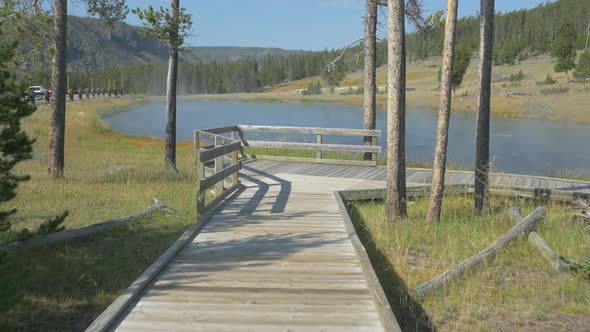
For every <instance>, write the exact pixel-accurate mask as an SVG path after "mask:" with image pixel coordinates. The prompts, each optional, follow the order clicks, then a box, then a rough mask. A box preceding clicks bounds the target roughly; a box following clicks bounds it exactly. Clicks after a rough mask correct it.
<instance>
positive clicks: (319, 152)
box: [315, 134, 322, 159]
mask: <svg viewBox="0 0 590 332" xmlns="http://www.w3.org/2000/svg"><path fill="white" fill-rule="evenodd" d="M315 142H316V143H318V144H322V134H317V135H316V136H315ZM316 158H317V159H322V150H317V151H316Z"/></svg>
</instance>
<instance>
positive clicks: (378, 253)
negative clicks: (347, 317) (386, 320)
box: [348, 206, 437, 331]
mask: <svg viewBox="0 0 590 332" xmlns="http://www.w3.org/2000/svg"><path fill="white" fill-rule="evenodd" d="M348 209H349V213H350V217H351V219H352V220H353V221H354V226H355V229H356V231H357V234H358V236H359V238H360V240H361V242H362V243H363V245H364V247H365V249H366V250H367V254H368V255H369V258H370V259H371V265H373V268H374V269H375V273H376V274H377V277H378V278H379V282H380V283H381V285H382V287H383V291H384V292H385V295H386V296H387V300H388V301H389V304H390V305H391V309H392V311H393V313H394V315H395V317H396V319H397V321H398V323H399V325H400V327H401V328H402V331H437V329H436V326H435V325H434V322H432V320H431V319H430V317H429V316H428V314H427V313H426V310H424V308H423V307H422V305H421V304H420V303H419V302H418V301H416V300H414V299H413V298H412V296H411V295H410V290H409V288H408V286H407V285H406V283H405V282H404V280H403V279H402V278H401V276H400V275H399V274H398V273H397V272H396V270H395V267H394V266H393V265H392V264H391V262H390V261H389V259H388V257H387V255H386V254H385V253H384V252H383V251H382V250H381V249H380V248H378V247H377V245H376V244H375V242H374V241H373V240H372V237H371V234H370V233H369V232H368V231H367V228H366V227H365V226H364V221H363V219H362V217H361V216H360V214H359V212H358V210H357V209H356V208H354V207H353V206H348Z"/></svg>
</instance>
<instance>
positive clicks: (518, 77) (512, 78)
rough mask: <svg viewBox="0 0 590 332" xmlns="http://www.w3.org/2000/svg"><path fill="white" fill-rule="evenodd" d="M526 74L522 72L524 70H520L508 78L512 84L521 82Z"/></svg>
mask: <svg viewBox="0 0 590 332" xmlns="http://www.w3.org/2000/svg"><path fill="white" fill-rule="evenodd" d="M524 77H525V76H524V73H523V72H522V70H519V71H518V73H512V74H510V77H509V78H508V80H509V81H510V82H520V81H522V80H523V79H524Z"/></svg>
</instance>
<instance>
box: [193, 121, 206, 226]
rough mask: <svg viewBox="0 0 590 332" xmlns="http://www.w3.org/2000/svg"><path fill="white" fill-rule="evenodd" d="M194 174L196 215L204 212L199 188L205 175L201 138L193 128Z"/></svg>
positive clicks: (203, 194)
mask: <svg viewBox="0 0 590 332" xmlns="http://www.w3.org/2000/svg"><path fill="white" fill-rule="evenodd" d="M194 135H195V174H196V187H197V217H198V215H199V213H203V212H205V211H204V210H205V191H204V190H202V189H204V188H201V180H202V179H203V176H204V175H205V170H204V165H203V163H202V162H201V152H200V149H201V139H200V135H199V131H198V130H195V134H194Z"/></svg>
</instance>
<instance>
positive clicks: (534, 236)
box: [508, 206, 565, 272]
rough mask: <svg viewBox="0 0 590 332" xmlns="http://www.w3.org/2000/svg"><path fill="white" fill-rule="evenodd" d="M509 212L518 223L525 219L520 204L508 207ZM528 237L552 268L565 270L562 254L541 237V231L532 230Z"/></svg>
mask: <svg viewBox="0 0 590 332" xmlns="http://www.w3.org/2000/svg"><path fill="white" fill-rule="evenodd" d="M508 214H509V215H510V218H512V220H514V221H515V222H516V223H520V222H522V220H523V219H522V215H521V208H520V206H512V207H510V209H508ZM528 238H529V242H530V243H531V244H532V245H533V246H535V248H537V249H538V250H539V252H540V253H541V255H543V257H545V259H546V260H547V261H548V262H549V265H550V266H551V268H553V269H554V270H556V271H560V272H565V271H564V270H563V269H562V267H561V263H560V260H559V258H560V257H562V256H561V254H560V253H559V252H557V251H555V249H553V248H551V246H550V245H548V244H547V242H545V240H544V239H543V238H542V237H541V235H539V233H537V232H535V231H532V232H530V233H529V236H528Z"/></svg>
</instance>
